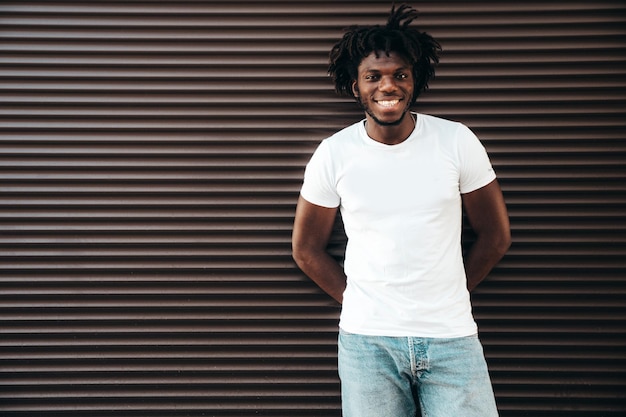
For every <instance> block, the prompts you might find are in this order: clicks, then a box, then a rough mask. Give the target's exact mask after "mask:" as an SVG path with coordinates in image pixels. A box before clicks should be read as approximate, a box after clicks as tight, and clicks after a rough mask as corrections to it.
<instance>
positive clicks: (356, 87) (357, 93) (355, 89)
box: [352, 81, 359, 97]
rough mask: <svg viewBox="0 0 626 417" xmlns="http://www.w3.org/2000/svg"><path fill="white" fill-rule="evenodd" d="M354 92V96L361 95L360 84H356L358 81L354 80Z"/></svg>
mask: <svg viewBox="0 0 626 417" xmlns="http://www.w3.org/2000/svg"><path fill="white" fill-rule="evenodd" d="M352 94H354V97H358V96H359V86H358V85H357V84H356V81H352Z"/></svg>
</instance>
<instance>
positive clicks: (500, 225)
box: [292, 6, 510, 417]
mask: <svg viewBox="0 0 626 417" xmlns="http://www.w3.org/2000/svg"><path fill="white" fill-rule="evenodd" d="M415 17H416V11H415V10H413V9H411V8H410V7H408V6H401V7H399V8H398V9H395V8H394V9H392V11H391V15H390V17H389V20H388V22H387V24H386V25H385V26H353V27H351V28H349V29H348V31H347V32H346V33H345V35H344V36H343V38H342V39H341V40H340V41H339V42H338V43H337V44H336V45H335V46H334V47H333V49H332V51H331V53H330V66H329V73H330V75H331V76H332V78H333V81H334V82H335V88H336V90H337V92H338V93H339V94H342V95H350V96H353V97H354V98H355V99H356V101H357V102H358V103H359V104H360V105H361V107H362V108H363V110H364V112H365V119H364V120H362V121H360V122H358V123H355V124H353V125H351V126H349V127H347V128H345V129H343V130H341V131H340V132H337V133H336V134H335V135H333V136H331V137H330V138H327V139H325V140H324V141H322V143H321V144H320V146H319V147H318V149H317V150H316V151H315V153H314V154H313V156H312V158H311V160H310V161H309V163H308V165H307V168H306V172H305V177H304V183H303V186H302V190H301V193H300V198H299V200H298V206H297V209H296V217H295V222H294V230H293V242H292V243H293V256H294V259H295V261H296V263H297V264H298V266H299V267H300V268H301V269H302V270H303V271H304V272H305V273H306V274H307V275H308V276H309V277H310V278H311V279H312V280H313V281H315V282H316V283H317V285H319V286H320V288H322V289H323V290H324V291H326V292H327V293H328V294H329V295H330V296H331V297H333V298H334V299H335V300H337V302H339V303H342V311H341V319H340V323H339V327H340V332H339V376H340V378H341V389H342V408H343V416H344V417H415V416H417V415H420V410H421V415H422V416H424V417H451V416H463V417H492V416H497V415H498V412H497V409H496V404H495V400H494V395H493V390H492V388H491V382H490V379H489V374H488V371H487V366H486V363H485V359H484V355H483V351H482V346H481V344H480V341H479V339H478V336H477V326H476V323H475V321H474V319H473V316H472V308H471V304H470V296H469V294H470V291H471V290H472V289H474V288H475V287H476V286H477V285H478V284H479V283H480V282H481V281H482V280H483V279H484V278H485V277H486V276H487V274H488V273H489V271H490V270H491V269H492V268H493V267H494V266H495V265H496V263H497V262H498V261H499V260H500V259H501V258H502V256H503V255H504V253H505V252H506V250H507V249H508V247H509V245H510V231H509V221H508V215H507V210H506V206H505V204H504V199H503V197H502V192H501V191H500V187H499V185H498V182H497V180H496V175H495V173H494V171H493V169H492V166H491V163H490V161H489V158H488V156H487V153H486V152H485V149H484V147H483V146H482V145H481V143H480V142H479V140H478V139H477V138H476V136H475V135H474V134H473V133H472V132H471V131H470V130H469V129H468V128H467V127H466V126H464V125H462V124H461V123H458V122H452V121H448V120H444V119H441V118H438V117H434V116H430V115H426V114H420V113H415V112H412V111H411V106H412V105H413V104H414V103H415V101H416V100H417V98H418V96H419V94H420V93H421V92H422V91H424V90H425V89H426V87H427V85H428V81H429V80H430V78H431V77H432V76H433V75H434V68H435V65H436V64H437V62H438V51H439V49H440V48H439V44H438V43H437V42H436V41H435V40H434V39H433V38H432V37H431V36H430V35H428V34H426V33H424V32H420V31H419V30H417V29H415V28H413V27H411V26H410V24H411V22H412V21H413V20H414V19H415ZM463 207H464V208H465V212H466V214H467V218H468V220H469V222H470V224H471V226H472V228H473V229H474V231H475V232H476V236H477V238H476V241H475V242H474V244H473V245H472V247H471V248H470V250H469V251H468V253H467V254H466V255H465V257H464V256H463V253H462V250H461V229H462V224H461V223H462V208H463ZM338 210H341V215H342V218H343V223H344V227H345V231H346V235H347V236H348V245H347V248H346V256H345V262H344V265H343V267H342V266H341V265H340V264H339V263H338V262H337V261H336V260H335V259H334V258H333V257H332V256H330V254H329V253H328V252H327V251H326V247H327V244H328V240H329V238H330V235H331V232H332V228H333V224H334V221H335V217H336V214H337V211H338Z"/></svg>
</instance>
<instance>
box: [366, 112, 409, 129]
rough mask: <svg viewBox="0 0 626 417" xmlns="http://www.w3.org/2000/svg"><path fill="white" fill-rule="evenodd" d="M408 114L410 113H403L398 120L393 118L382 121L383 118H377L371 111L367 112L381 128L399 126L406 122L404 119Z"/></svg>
mask: <svg viewBox="0 0 626 417" xmlns="http://www.w3.org/2000/svg"><path fill="white" fill-rule="evenodd" d="M407 113H408V110H407V111H405V112H404V113H402V115H401V116H400V117H399V118H397V119H392V118H389V119H381V118H378V117H376V116H375V115H374V114H372V112H370V111H368V112H367V114H369V116H370V117H371V118H372V120H373V121H374V122H375V123H376V124H378V125H380V126H398V125H399V124H400V123H402V122H403V121H404V117H405V116H406V114H407Z"/></svg>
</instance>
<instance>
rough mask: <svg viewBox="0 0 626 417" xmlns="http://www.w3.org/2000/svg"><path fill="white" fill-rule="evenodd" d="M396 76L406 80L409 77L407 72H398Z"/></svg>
mask: <svg viewBox="0 0 626 417" xmlns="http://www.w3.org/2000/svg"><path fill="white" fill-rule="evenodd" d="M397 77H398V79H399V80H406V79H407V78H409V76H408V75H407V74H398V75H397Z"/></svg>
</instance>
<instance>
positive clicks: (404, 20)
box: [328, 5, 441, 105]
mask: <svg viewBox="0 0 626 417" xmlns="http://www.w3.org/2000/svg"><path fill="white" fill-rule="evenodd" d="M416 17H417V11H416V10H414V9H412V8H411V7H409V6H407V5H402V6H400V7H398V8H397V9H396V8H395V6H394V7H393V8H392V9H391V14H390V15H389V19H388V20H387V24H386V25H385V26H381V25H375V26H351V27H350V28H348V30H347V32H346V33H345V34H344V36H343V38H342V39H341V40H340V41H339V42H337V43H336V44H335V46H334V47H333V49H332V50H331V52H330V65H329V67H328V73H329V74H330V76H331V77H332V79H333V81H334V83H335V90H336V91H337V93H339V94H340V95H346V96H353V95H354V90H353V86H354V82H355V80H356V79H357V76H358V68H359V65H360V64H361V62H362V61H363V59H364V58H366V57H368V56H369V55H371V54H372V53H374V54H375V55H376V56H377V57H378V56H380V55H381V54H382V55H387V56H389V55H390V54H391V53H394V54H396V55H398V56H399V57H400V58H402V59H403V60H404V61H405V62H406V63H407V64H408V65H409V66H410V67H411V71H412V75H413V81H414V87H413V97H412V98H411V103H410V104H411V105H412V104H414V103H415V101H416V100H417V97H418V96H419V95H420V93H422V92H423V91H424V90H426V88H427V87H428V82H429V81H430V79H431V78H432V77H433V76H434V74H435V65H436V64H437V63H438V62H439V57H438V53H439V51H440V50H441V47H440V46H439V43H437V41H435V40H434V39H433V38H432V37H431V36H430V35H428V34H427V33H425V32H420V31H419V30H417V29H415V28H413V27H409V24H410V23H411V22H412V21H413V20H414V19H415V18H416ZM357 100H358V97H357Z"/></svg>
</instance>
